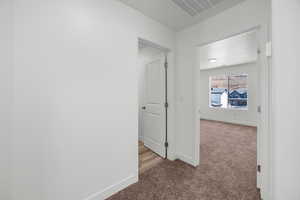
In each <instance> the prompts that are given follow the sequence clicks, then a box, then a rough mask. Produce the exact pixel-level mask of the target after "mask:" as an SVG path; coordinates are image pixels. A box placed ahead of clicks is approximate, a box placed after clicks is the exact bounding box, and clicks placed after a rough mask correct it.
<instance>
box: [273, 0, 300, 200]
mask: <svg viewBox="0 0 300 200" xmlns="http://www.w3.org/2000/svg"><path fill="white" fill-rule="evenodd" d="M299 10H300V1H299V0H290V1H281V0H272V40H273V57H272V63H273V65H272V69H273V70H272V88H273V89H272V108H273V113H272V116H273V118H272V136H273V137H272V138H273V141H272V177H273V179H272V183H273V187H272V191H273V197H272V200H282V199H288V200H298V199H300V185H299V180H300V171H299V169H300V159H299V158H300V156H299V155H300V146H299V141H300V134H299V122H300V120H299V119H300V118H299V112H300V104H299V102H300V95H299V93H298V92H295V91H298V90H299V73H300V70H299V66H300V60H299V52H300V38H299V32H300V24H299V19H300V12H299Z"/></svg>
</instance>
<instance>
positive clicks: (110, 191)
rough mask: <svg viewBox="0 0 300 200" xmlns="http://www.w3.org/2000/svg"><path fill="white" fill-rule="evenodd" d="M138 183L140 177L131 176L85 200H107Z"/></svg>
mask: <svg viewBox="0 0 300 200" xmlns="http://www.w3.org/2000/svg"><path fill="white" fill-rule="evenodd" d="M136 182H138V175H137V174H135V175H131V176H129V177H127V178H125V179H123V180H121V181H119V182H118V183H116V184H114V185H111V186H109V187H107V188H105V189H103V190H101V191H99V192H96V193H94V194H92V195H90V196H89V197H87V198H85V199H84V200H105V199H107V198H108V197H110V196H112V195H114V194H116V193H117V192H119V191H121V190H123V189H125V188H126V187H128V186H129V185H131V184H134V183H136Z"/></svg>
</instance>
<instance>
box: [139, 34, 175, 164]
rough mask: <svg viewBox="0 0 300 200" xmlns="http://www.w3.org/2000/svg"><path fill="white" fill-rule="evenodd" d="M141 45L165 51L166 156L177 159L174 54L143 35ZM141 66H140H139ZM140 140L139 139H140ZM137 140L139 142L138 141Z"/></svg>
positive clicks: (140, 40) (140, 39)
mask: <svg viewBox="0 0 300 200" xmlns="http://www.w3.org/2000/svg"><path fill="white" fill-rule="evenodd" d="M140 45H144V46H148V47H152V48H155V49H158V50H160V51H161V52H162V53H164V57H165V63H167V66H166V67H165V76H164V82H165V101H166V102H167V103H168V106H167V109H166V112H165V113H166V117H165V120H166V122H165V123H166V130H165V134H166V135H165V139H166V141H167V142H168V148H167V150H166V152H167V155H166V158H167V159H169V160H175V153H174V152H175V133H174V126H175V125H174V124H175V103H174V102H175V100H174V99H175V95H174V54H173V52H172V51H171V49H170V48H167V47H164V46H163V45H160V44H158V43H155V42H152V41H150V40H148V39H144V38H141V37H138V38H137V47H138V49H139V47H140ZM137 67H140V66H137ZM138 140H139V139H138ZM138 140H137V143H138Z"/></svg>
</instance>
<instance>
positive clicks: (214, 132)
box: [109, 120, 259, 200]
mask: <svg viewBox="0 0 300 200" xmlns="http://www.w3.org/2000/svg"><path fill="white" fill-rule="evenodd" d="M200 148H201V155H200V156H201V164H200V165H199V166H198V167H197V168H194V167H192V166H189V165H187V164H185V163H183V162H181V161H175V162H172V161H167V160H165V161H163V162H162V163H161V164H159V165H158V166H156V167H154V168H152V169H150V170H148V171H146V172H145V173H143V174H142V175H141V176H140V180H139V182H138V183H136V184H134V185H132V186H130V187H128V188H126V189H125V190H123V191H121V192H119V193H117V194H116V195H114V196H112V197H110V198H109V200H258V199H259V198H258V193H257V190H256V128H254V127H248V126H240V125H233V124H226V123H222V122H214V121H206V120H201V147H200Z"/></svg>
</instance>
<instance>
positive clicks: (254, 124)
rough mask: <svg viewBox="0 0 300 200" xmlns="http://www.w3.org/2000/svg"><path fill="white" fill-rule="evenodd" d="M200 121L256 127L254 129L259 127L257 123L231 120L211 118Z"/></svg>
mask: <svg viewBox="0 0 300 200" xmlns="http://www.w3.org/2000/svg"><path fill="white" fill-rule="evenodd" d="M200 119H203V120H212V121H218V122H225V123H231V124H237V125H245V126H254V127H256V126H257V122H252V121H242V120H231V119H229V120H228V119H226V120H224V119H216V118H210V117H201V118H200Z"/></svg>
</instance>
